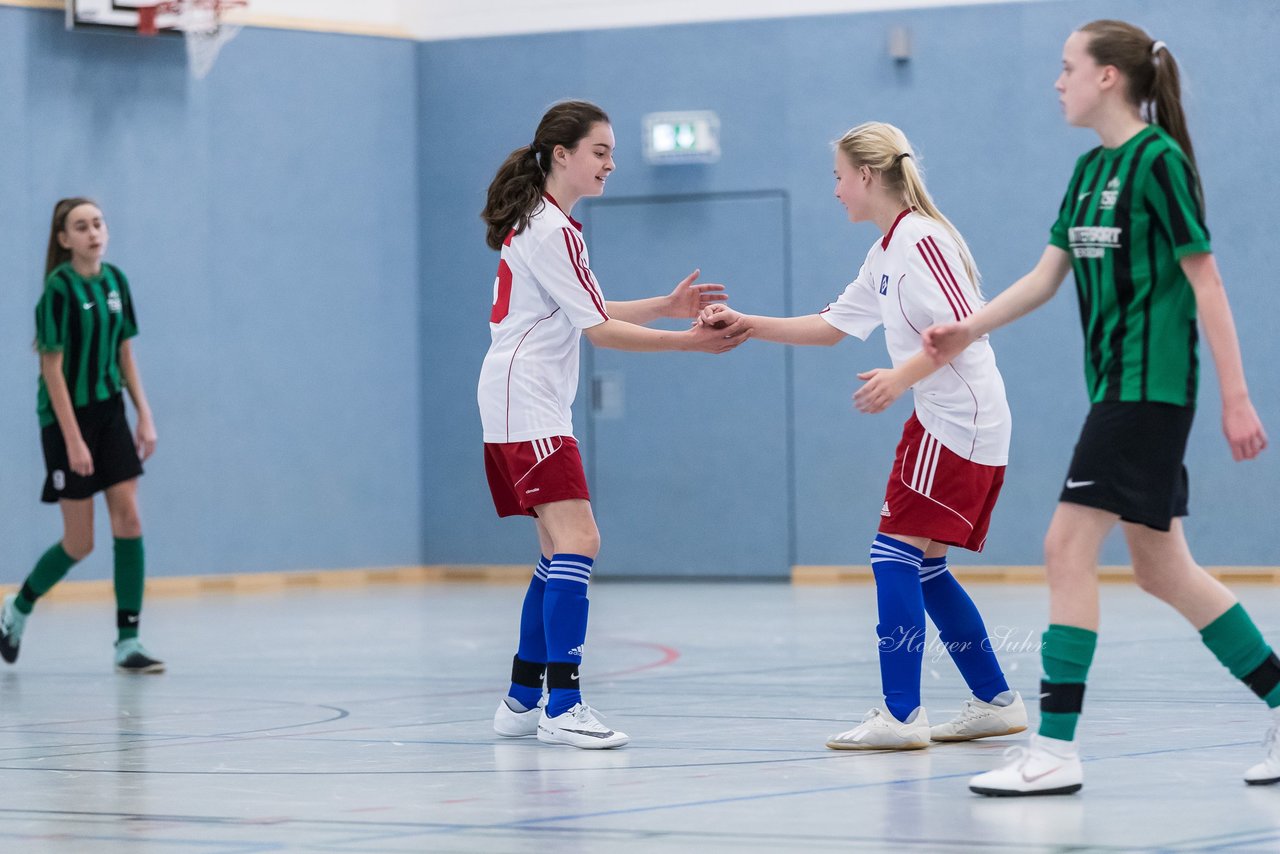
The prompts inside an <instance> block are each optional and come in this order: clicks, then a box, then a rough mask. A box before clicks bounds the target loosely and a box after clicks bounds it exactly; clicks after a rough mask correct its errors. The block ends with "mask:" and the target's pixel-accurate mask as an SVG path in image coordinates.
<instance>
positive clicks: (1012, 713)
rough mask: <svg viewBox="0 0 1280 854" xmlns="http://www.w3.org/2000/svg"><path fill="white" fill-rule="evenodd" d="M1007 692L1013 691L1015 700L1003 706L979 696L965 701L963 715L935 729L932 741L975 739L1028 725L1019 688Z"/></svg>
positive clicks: (1017, 730)
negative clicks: (988, 701)
mask: <svg viewBox="0 0 1280 854" xmlns="http://www.w3.org/2000/svg"><path fill="white" fill-rule="evenodd" d="M1008 693H1010V694H1013V702H1011V703H1009V704H1008V705H1004V706H997V705H995V704H993V703H986V702H983V701H982V700H979V699H978V698H977V697H970V698H969V699H968V700H965V701H964V705H963V706H961V707H960V714H958V715H956V716H955V717H954V718H952V719H951V720H949V721H947V722H946V723H945V724H938V725H937V726H936V727H933V728H932V730H931V733H932V737H933V740H934V741H972V740H973V739H975V738H992V737H994V736H997V735H1013V734H1014V733H1015V732H1022V731H1023V730H1024V729H1026V728H1027V707H1026V706H1025V705H1023V703H1022V695H1021V694H1019V693H1018V692H1017V691H1010V692H1008Z"/></svg>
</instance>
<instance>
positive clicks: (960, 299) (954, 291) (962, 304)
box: [921, 235, 973, 316]
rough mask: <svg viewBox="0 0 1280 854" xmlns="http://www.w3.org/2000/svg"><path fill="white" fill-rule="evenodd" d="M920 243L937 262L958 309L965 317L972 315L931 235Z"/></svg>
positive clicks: (961, 291)
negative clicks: (927, 248) (949, 286)
mask: <svg viewBox="0 0 1280 854" xmlns="http://www.w3.org/2000/svg"><path fill="white" fill-rule="evenodd" d="M921 242H922V243H926V244H927V245H928V247H929V249H930V250H931V252H932V254H933V257H934V258H935V259H936V260H937V262H938V268H939V269H940V270H941V271H942V273H943V274H944V275H945V276H946V279H945V281H946V282H948V283H950V285H951V294H952V296H954V297H955V298H956V301H957V302H958V303H959V304H960V309H961V311H962V312H963V313H964V315H965V316H968V315H970V314H973V309H971V308H969V302H968V300H966V299H965V298H964V289H963V288H961V287H960V283H959V282H957V281H956V277H955V274H953V273H952V272H951V267H950V266H949V265H948V264H947V259H946V256H944V255H943V254H942V250H941V249H939V248H938V244H937V242H935V241H934V239H933V235H929V236H928V237H926V238H925V239H924V240H922V241H921Z"/></svg>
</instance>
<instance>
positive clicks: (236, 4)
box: [138, 0, 249, 36]
mask: <svg viewBox="0 0 1280 854" xmlns="http://www.w3.org/2000/svg"><path fill="white" fill-rule="evenodd" d="M191 2H192V5H195V6H205V7H209V8H212V9H213V11H214V14H215V15H216V16H217V17H218V18H221V17H222V13H223V12H224V11H226V10H227V9H236V8H241V7H244V6H248V5H249V3H248V0H191ZM182 6H183V4H182V3H181V2H178V0H164V2H160V3H153V4H151V5H149V6H139V7H138V35H140V36H154V35H156V34H157V33H159V32H160V27H159V25H158V24H157V23H156V18H158V17H159V16H160V15H176V14H178V13H179V12H181V11H182Z"/></svg>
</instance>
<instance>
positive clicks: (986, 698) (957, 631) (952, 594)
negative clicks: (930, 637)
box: [920, 555, 1009, 703]
mask: <svg viewBox="0 0 1280 854" xmlns="http://www.w3.org/2000/svg"><path fill="white" fill-rule="evenodd" d="M920 586H921V590H922V592H923V594H924V609H925V611H926V612H927V613H928V614H929V618H930V619H931V620H933V624H934V625H935V626H937V627H938V636H939V637H940V638H941V639H942V642H943V643H944V644H946V647H947V652H948V653H949V654H950V655H951V660H952V661H954V662H955V663H956V668H957V669H959V671H960V675H961V676H963V677H964V681H965V683H966V684H968V686H969V690H970V691H972V692H973V696H975V697H977V698H978V699H979V700H982V701H983V702H985V703H990V702H991V701H992V700H993V699H995V697H996V695H998V694H1002V693H1004V692H1005V691H1008V690H1009V683H1008V682H1006V681H1005V678H1004V671H1002V670H1001V669H1000V662H999V661H997V660H996V654H995V651H994V650H993V649H992V648H991V644H990V642H989V639H988V637H987V627H986V625H984V624H983V622H982V615H981V614H979V613H978V606H977V605H974V604H973V600H972V599H970V598H969V594H968V593H966V592H965V589H964V588H963V587H961V586H960V582H959V581H956V577H955V576H954V575H952V574H951V573H950V571H948V570H947V558H946V556H945V555H944V556H943V557H929V558H925V559H924V563H923V564H921V565H920Z"/></svg>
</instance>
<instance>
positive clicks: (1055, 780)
mask: <svg viewBox="0 0 1280 854" xmlns="http://www.w3.org/2000/svg"><path fill="white" fill-rule="evenodd" d="M1004 755H1005V756H1006V757H1008V759H1009V762H1008V764H1006V765H1004V766H1003V767H1000V768H997V769H996V770H994V771H988V772H987V773H985V774H979V775H978V776H976V777H974V778H973V779H971V780H970V781H969V791H971V792H973V793H975V794H978V795H991V796H993V797H1015V796H1019V795H1070V794H1072V793H1074V792H1078V791H1080V788H1081V787H1082V786H1083V785H1084V769H1083V768H1082V767H1081V766H1080V754H1079V753H1078V752H1077V751H1076V746H1075V742H1071V741H1062V740H1060V739H1056V738H1044V737H1043V736H1039V735H1033V736H1031V743H1030V744H1029V745H1028V746H1027V747H1010V748H1009V749H1008V750H1006V751H1005V752H1004Z"/></svg>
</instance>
